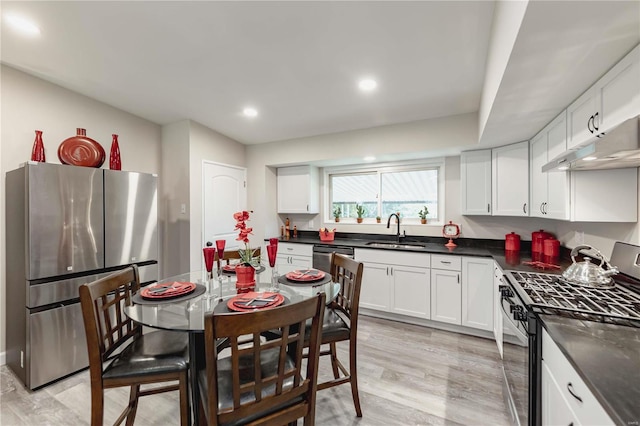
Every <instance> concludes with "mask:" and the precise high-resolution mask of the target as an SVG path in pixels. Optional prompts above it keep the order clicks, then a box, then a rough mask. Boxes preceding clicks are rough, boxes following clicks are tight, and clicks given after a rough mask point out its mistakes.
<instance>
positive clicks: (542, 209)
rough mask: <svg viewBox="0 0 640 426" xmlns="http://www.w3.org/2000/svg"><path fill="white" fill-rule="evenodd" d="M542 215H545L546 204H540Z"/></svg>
mask: <svg viewBox="0 0 640 426" xmlns="http://www.w3.org/2000/svg"><path fill="white" fill-rule="evenodd" d="M540 213H542V214H544V203H540Z"/></svg>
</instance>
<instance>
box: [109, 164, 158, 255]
mask: <svg viewBox="0 0 640 426" xmlns="http://www.w3.org/2000/svg"><path fill="white" fill-rule="evenodd" d="M157 196H158V191H157V177H156V176H154V175H150V174H145V173H135V172H123V171H118V170H104V197H105V201H104V203H105V205H104V208H105V222H104V229H105V266H106V267H107V268H108V267H112V266H118V265H128V264H131V263H138V262H145V261H149V260H157V259H158V231H157V222H158V200H157Z"/></svg>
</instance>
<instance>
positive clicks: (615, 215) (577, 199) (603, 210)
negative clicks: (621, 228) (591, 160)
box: [571, 168, 638, 222]
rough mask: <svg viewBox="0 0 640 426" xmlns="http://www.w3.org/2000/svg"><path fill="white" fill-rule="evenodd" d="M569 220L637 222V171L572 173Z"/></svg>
mask: <svg viewBox="0 0 640 426" xmlns="http://www.w3.org/2000/svg"><path fill="white" fill-rule="evenodd" d="M623 200H624V201H623ZM612 206H615V208H612ZM571 220H572V221H576V222H637V221H638V168H634V169H617V170H613V169H612V170H585V171H579V172H571Z"/></svg>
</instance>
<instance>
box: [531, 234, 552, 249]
mask: <svg viewBox="0 0 640 426" xmlns="http://www.w3.org/2000/svg"><path fill="white" fill-rule="evenodd" d="M548 238H553V235H551V234H550V233H548V232H545V231H543V230H542V229H541V230H539V231H535V232H532V233H531V253H532V254H540V255H541V254H542V253H543V250H544V247H543V242H544V240H546V239H548Z"/></svg>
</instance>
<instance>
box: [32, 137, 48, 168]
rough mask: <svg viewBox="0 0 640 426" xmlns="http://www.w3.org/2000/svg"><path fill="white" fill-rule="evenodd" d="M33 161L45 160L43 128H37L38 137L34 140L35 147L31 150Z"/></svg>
mask: <svg viewBox="0 0 640 426" xmlns="http://www.w3.org/2000/svg"><path fill="white" fill-rule="evenodd" d="M31 161H38V162H40V163H44V162H45V158H44V143H43V142H42V130H36V139H35V140H34V141H33V149H32V150H31Z"/></svg>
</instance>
